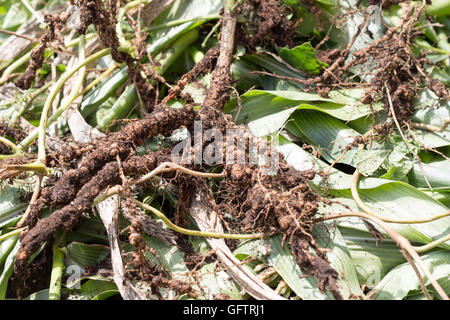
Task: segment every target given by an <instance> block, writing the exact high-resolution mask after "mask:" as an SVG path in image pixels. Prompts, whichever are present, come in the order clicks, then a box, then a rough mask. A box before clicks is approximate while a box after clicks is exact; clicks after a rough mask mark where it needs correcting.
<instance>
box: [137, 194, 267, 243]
mask: <svg viewBox="0 0 450 320" xmlns="http://www.w3.org/2000/svg"><path fill="white" fill-rule="evenodd" d="M132 200H133V201H134V202H135V203H136V205H137V206H138V207H140V208H142V209H144V210H148V211H150V212H151V213H153V214H154V215H156V216H157V217H158V218H160V219H161V220H163V221H164V223H165V224H166V225H167V226H168V227H169V228H170V229H172V230H174V231H177V232H179V233H182V234H186V235H188V236H199V237H207V238H222V239H260V238H262V237H264V234H262V233H255V234H228V233H218V232H204V231H198V230H189V229H185V228H181V227H179V226H177V225H176V224H174V223H172V221H170V219H169V218H167V217H166V216H165V215H164V213H162V212H161V211H159V210H158V209H156V208H154V207H152V206H149V205H147V204H145V203H143V202H140V201H138V200H136V199H132Z"/></svg>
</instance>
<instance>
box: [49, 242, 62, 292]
mask: <svg viewBox="0 0 450 320" xmlns="http://www.w3.org/2000/svg"><path fill="white" fill-rule="evenodd" d="M63 271H64V251H62V250H61V249H59V248H58V247H57V246H55V247H54V248H53V266H52V273H51V276H50V287H49V290H48V299H49V300H60V299H61V284H62V277H63Z"/></svg>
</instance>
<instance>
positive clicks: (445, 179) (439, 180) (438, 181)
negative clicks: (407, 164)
mask: <svg viewBox="0 0 450 320" xmlns="http://www.w3.org/2000/svg"><path fill="white" fill-rule="evenodd" d="M422 167H423V171H424V172H425V175H426V177H427V178H428V181H429V182H430V184H431V186H432V187H433V188H436V189H450V161H448V160H440V161H433V162H430V163H423V162H422ZM408 178H409V182H410V184H412V185H414V186H415V187H418V188H428V185H427V183H426V181H425V178H424V176H423V175H422V172H421V170H420V167H419V165H418V164H415V165H414V167H413V170H411V171H410V172H409V174H408Z"/></svg>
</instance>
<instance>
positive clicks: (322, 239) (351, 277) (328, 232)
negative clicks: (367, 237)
mask: <svg viewBox="0 0 450 320" xmlns="http://www.w3.org/2000/svg"><path fill="white" fill-rule="evenodd" d="M313 236H314V238H315V239H317V243H318V244H319V246H320V247H321V248H327V249H329V250H330V252H328V253H327V257H328V259H329V260H330V263H331V266H332V267H333V268H334V269H335V270H336V271H337V272H338V274H339V278H338V281H337V284H338V286H339V288H340V291H341V293H342V295H343V297H344V299H347V298H348V297H350V296H359V297H362V296H364V294H363V292H362V291H361V288H360V286H359V282H358V276H357V273H356V269H355V266H354V264H353V261H352V259H351V257H350V252H349V250H348V248H347V245H346V243H345V241H344V238H343V237H342V235H341V233H340V231H339V229H336V227H335V226H334V225H333V224H332V223H331V222H322V223H319V224H316V225H314V230H313Z"/></svg>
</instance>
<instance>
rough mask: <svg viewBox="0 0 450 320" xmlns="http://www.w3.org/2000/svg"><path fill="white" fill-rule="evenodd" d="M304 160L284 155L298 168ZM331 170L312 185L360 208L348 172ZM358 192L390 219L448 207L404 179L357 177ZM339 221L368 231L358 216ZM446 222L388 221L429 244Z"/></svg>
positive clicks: (413, 238)
mask: <svg viewBox="0 0 450 320" xmlns="http://www.w3.org/2000/svg"><path fill="white" fill-rule="evenodd" d="M280 140H281V141H282V142H283V144H284V147H283V148H281V149H280V151H289V152H293V150H294V151H295V149H296V147H295V146H294V145H290V144H289V143H288V142H286V141H285V140H284V141H283V140H282V139H280ZM283 144H282V146H283ZM287 146H289V147H287ZM299 149H300V147H297V150H296V151H295V152H296V154H300V155H301V154H302V151H303V150H302V151H300V150H299ZM303 152H304V151H303ZM305 159H306V157H299V158H298V159H296V157H295V156H290V157H287V160H289V164H291V165H293V166H298V167H300V166H302V165H304V164H303V163H300V164H299V162H304V161H305ZM297 160H298V161H297ZM317 165H318V167H316V168H318V169H325V168H326V165H324V164H323V163H320V161H317ZM330 173H331V174H330V176H329V177H328V179H327V180H326V181H323V180H321V179H320V178H319V177H316V178H315V179H314V180H313V181H312V186H313V187H314V188H315V189H316V190H317V191H321V190H325V191H321V192H326V193H327V196H333V197H334V200H336V201H339V202H342V203H344V204H345V205H347V206H349V207H350V209H351V210H353V211H360V209H359V208H358V207H357V205H356V203H355V202H354V200H353V198H352V196H351V192H350V184H351V175H347V174H345V173H342V172H339V171H337V170H331V172H330ZM358 192H359V195H360V197H361V199H362V200H363V202H364V203H365V204H366V205H367V206H368V207H369V208H371V209H372V210H373V212H374V213H376V214H378V215H380V216H382V217H386V218H390V219H403V220H404V219H424V218H427V217H430V216H433V215H436V214H441V213H443V212H446V211H447V210H448V209H447V207H446V206H445V205H443V204H442V203H440V202H439V201H437V200H435V199H433V198H432V197H430V196H428V195H427V194H425V193H424V192H422V191H419V190H417V189H416V188H414V187H412V186H410V185H409V184H407V183H404V182H399V181H389V180H384V179H377V178H363V179H361V180H360V183H359V186H358ZM343 211H345V210H344V208H343V207H342V206H339V205H333V206H331V207H327V208H326V209H325V212H343ZM339 224H340V225H343V226H347V227H349V228H353V229H358V230H363V231H367V227H366V226H365V225H364V224H363V223H361V221H360V219H357V218H349V219H340V220H339ZM449 225H450V217H445V218H442V219H439V220H435V221H432V222H428V223H422V224H413V225H405V224H391V226H392V227H393V228H394V229H395V230H396V231H397V232H399V233H400V234H401V235H403V236H404V237H406V238H407V239H409V240H410V241H416V242H419V243H429V242H431V241H433V240H436V239H438V238H441V237H443V236H445V235H446V234H448V233H449V232H450V229H449V228H448V226H449ZM440 247H441V248H446V249H450V241H447V242H446V243H443V244H441V245H440Z"/></svg>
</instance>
